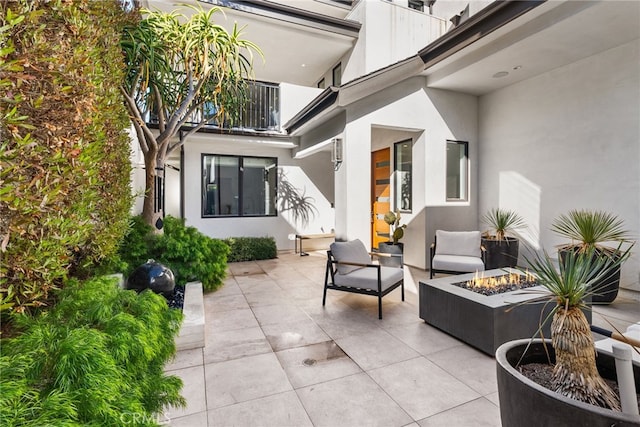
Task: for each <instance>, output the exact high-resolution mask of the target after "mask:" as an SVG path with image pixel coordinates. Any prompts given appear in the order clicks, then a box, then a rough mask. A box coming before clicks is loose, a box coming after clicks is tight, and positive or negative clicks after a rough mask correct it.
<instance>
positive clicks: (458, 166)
mask: <svg viewBox="0 0 640 427" xmlns="http://www.w3.org/2000/svg"><path fill="white" fill-rule="evenodd" d="M446 186H447V201H467V200H468V199H469V143H468V142H467V141H452V140H447V183H446Z"/></svg>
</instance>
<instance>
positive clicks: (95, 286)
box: [0, 278, 185, 426]
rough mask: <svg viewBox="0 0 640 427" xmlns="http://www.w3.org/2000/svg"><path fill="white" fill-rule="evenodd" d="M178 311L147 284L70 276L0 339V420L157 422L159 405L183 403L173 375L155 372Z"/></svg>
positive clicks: (166, 352)
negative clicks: (127, 285)
mask: <svg viewBox="0 0 640 427" xmlns="http://www.w3.org/2000/svg"><path fill="white" fill-rule="evenodd" d="M181 316H182V313H181V312H180V311H178V310H172V309H169V308H168V306H167V304H166V301H165V299H164V298H163V297H161V296H159V295H156V294H154V293H152V292H150V291H145V292H142V293H140V294H136V292H134V291H125V290H121V289H119V288H118V287H117V286H116V285H115V283H114V281H113V280H109V279H105V278H102V279H93V280H91V281H87V282H85V283H80V282H78V281H72V282H70V283H69V284H68V285H67V286H66V287H65V289H64V291H63V292H62V293H61V295H60V299H59V302H58V304H56V305H55V306H54V307H53V308H52V309H50V310H48V311H43V312H42V313H40V314H39V315H36V316H28V315H23V316H18V320H16V322H18V323H19V326H20V328H21V334H20V335H18V336H16V337H15V338H11V339H5V340H3V342H2V356H0V370H1V372H2V376H1V379H0V425H2V426H16V425H55V426H67V425H69V426H81V425H95V426H102V425H105V426H106V425H112V426H118V425H124V424H131V425H134V424H136V423H131V422H130V421H131V420H132V419H133V418H135V419H136V420H137V421H138V424H137V425H157V423H156V422H155V421H156V417H155V415H154V414H157V413H159V412H160V411H162V409H163V407H164V406H165V405H168V404H171V405H177V406H180V405H184V403H185V402H184V399H183V398H182V397H181V396H180V395H179V390H180V388H181V387H182V382H181V380H180V379H179V378H177V377H174V376H167V375H165V374H164V372H163V368H164V365H165V363H166V362H167V361H168V360H169V359H170V358H171V357H172V356H173V355H174V354H175V344H174V337H175V336H176V334H177V333H178V331H179V327H180V321H181ZM123 417H124V418H123Z"/></svg>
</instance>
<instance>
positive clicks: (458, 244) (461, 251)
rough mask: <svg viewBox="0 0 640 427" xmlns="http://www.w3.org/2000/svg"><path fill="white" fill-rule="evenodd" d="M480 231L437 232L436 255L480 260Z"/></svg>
mask: <svg viewBox="0 0 640 427" xmlns="http://www.w3.org/2000/svg"><path fill="white" fill-rule="evenodd" d="M480 245H481V243H480V232H479V231H444V230H436V255H463V256H470V257H478V258H480V256H481V254H480Z"/></svg>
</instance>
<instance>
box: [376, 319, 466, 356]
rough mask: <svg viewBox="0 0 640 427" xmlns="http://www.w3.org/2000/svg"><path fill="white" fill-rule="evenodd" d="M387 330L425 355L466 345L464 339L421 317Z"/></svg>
mask: <svg viewBox="0 0 640 427" xmlns="http://www.w3.org/2000/svg"><path fill="white" fill-rule="evenodd" d="M385 330H386V331H387V332H389V333H390V334H391V335H393V336H394V337H396V338H398V339H399V340H400V341H402V342H404V343H405V344H407V345H408V346H409V347H411V348H413V349H414V350H416V351H417V352H418V353H420V354H422V355H425V356H426V355H429V354H432V353H437V352H439V351H442V350H447V349H450V348H454V347H459V346H462V345H464V344H463V343H462V341H459V340H457V339H456V338H453V337H452V336H451V335H448V334H446V333H444V332H442V331H440V330H438V329H436V328H434V327H433V326H430V325H427V324H426V323H425V322H424V321H423V320H421V319H419V320H417V321H415V322H413V323H408V324H405V325H400V326H393V327H389V328H385Z"/></svg>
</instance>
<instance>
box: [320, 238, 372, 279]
mask: <svg viewBox="0 0 640 427" xmlns="http://www.w3.org/2000/svg"><path fill="white" fill-rule="evenodd" d="M330 249H331V254H332V255H333V258H334V259H335V260H336V261H338V262H355V263H356V264H371V256H370V255H369V253H368V252H367V248H365V247H364V243H362V241H360V240H359V239H356V240H352V241H350V242H334V243H332V244H331V246H330ZM360 268H363V267H357V266H355V265H340V264H338V273H340V274H347V273H350V272H352V271H355V270H358V269H360Z"/></svg>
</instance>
